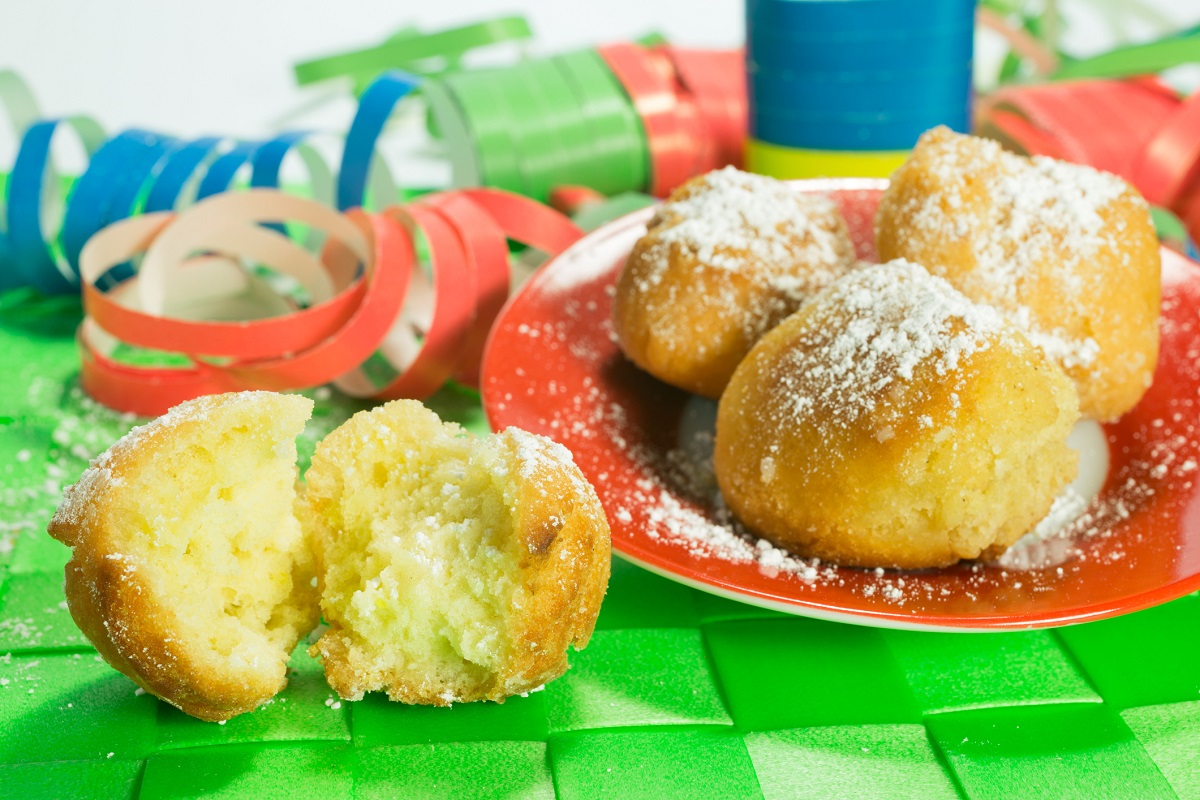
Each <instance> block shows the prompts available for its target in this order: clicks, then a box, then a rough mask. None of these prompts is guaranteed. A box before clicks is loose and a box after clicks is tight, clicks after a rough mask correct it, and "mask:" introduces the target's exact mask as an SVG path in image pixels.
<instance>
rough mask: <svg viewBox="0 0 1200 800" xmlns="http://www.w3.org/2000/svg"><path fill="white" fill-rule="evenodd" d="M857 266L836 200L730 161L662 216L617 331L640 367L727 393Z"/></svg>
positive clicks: (627, 270) (676, 196) (637, 255)
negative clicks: (755, 353) (801, 312)
mask: <svg viewBox="0 0 1200 800" xmlns="http://www.w3.org/2000/svg"><path fill="white" fill-rule="evenodd" d="M854 265H855V255H854V245H853V244H852V242H851V241H850V236H849V234H848V233H847V231H846V224H845V221H844V220H843V219H842V217H841V214H840V213H839V212H838V210H837V207H836V206H835V205H834V204H833V202H832V201H831V200H829V199H828V198H825V197H822V196H820V195H814V194H806V193H803V192H798V191H795V190H793V189H791V188H789V187H788V186H787V185H786V184H784V183H782V182H780V181H777V180H774V179H772V178H767V177H764V176H761V175H751V174H749V173H745V172H741V171H739V170H737V169H735V168H733V167H726V168H725V169H721V170H717V171H715V172H710V173H708V174H707V175H702V176H699V177H696V178H693V179H692V180H690V181H688V182H687V183H685V184H683V185H682V186H680V187H679V188H678V189H676V190H675V191H674V192H672V194H671V196H670V197H669V198H668V199H667V201H666V202H665V203H664V204H663V205H662V207H661V208H659V210H658V212H657V213H656V214H655V216H654V218H653V219H651V221H650V224H649V228H648V230H647V232H646V235H645V236H643V237H642V238H641V239H640V240H639V241H638V242H637V244H636V245H635V246H634V248H633V251H632V252H631V253H630V255H629V258H628V259H627V261H626V262H625V265H624V267H623V269H622V270H621V274H620V277H619V278H618V280H617V288H616V296H615V297H614V301H613V326H614V328H615V330H616V334H617V340H618V342H619V343H620V346H621V349H622V350H623V351H624V352H625V355H626V356H628V357H629V359H630V360H631V361H633V362H634V363H635V364H637V365H638V366H639V367H641V368H642V369H644V370H645V371H647V372H649V373H650V374H651V375H654V376H655V377H657V378H658V379H660V380H662V381H665V382H667V383H669V384H672V385H674V386H678V387H679V388H681V389H685V390H687V391H689V392H693V393H696V394H701V395H705V396H707V397H714V398H715V397H718V396H720V394H721V391H722V390H723V389H724V388H725V384H726V383H728V382H729V376H730V375H732V374H733V370H734V369H735V368H736V367H737V365H738V363H739V362H740V361H741V360H742V358H743V357H744V356H745V355H746V353H747V352H749V351H750V348H751V347H753V346H754V343H755V342H756V341H758V339H759V337H761V336H762V335H763V334H764V333H766V332H767V331H768V330H770V329H771V328H773V327H774V326H775V325H777V324H778V323H779V322H780V321H781V320H782V319H783V318H784V317H786V316H787V315H788V314H790V313H792V312H793V311H795V310H796V309H797V308H799V307H800V305H801V304H802V303H803V302H804V301H805V300H806V299H807V298H808V297H810V296H811V295H813V294H814V293H816V292H817V291H819V290H820V289H821V288H823V287H824V286H826V285H828V284H829V283H831V282H832V281H833V280H834V279H836V278H837V277H838V276H840V275H842V274H843V273H845V272H846V271H848V270H850V269H852V268H853V267H854Z"/></svg>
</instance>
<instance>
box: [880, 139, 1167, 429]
mask: <svg viewBox="0 0 1200 800" xmlns="http://www.w3.org/2000/svg"><path fill="white" fill-rule="evenodd" d="M876 239H877V244H878V249H879V256H880V259H882V260H888V259H893V258H906V259H909V260H911V261H915V262H918V263H920V264H923V265H925V266H926V267H927V268H928V269H929V270H930V271H931V272H933V273H934V274H935V275H940V276H942V277H944V278H946V280H948V281H950V283H952V284H953V285H954V286H955V287H956V288H957V289H959V290H960V291H962V292H963V293H964V294H966V295H967V296H968V297H970V298H971V299H972V300H976V301H978V302H983V303H988V304H990V305H993V306H995V307H996V308H998V309H1000V310H1001V311H1002V312H1003V313H1004V314H1005V315H1006V316H1008V317H1009V318H1010V319H1011V320H1013V321H1014V322H1015V323H1016V324H1017V325H1018V326H1019V327H1021V328H1022V329H1023V330H1024V331H1025V332H1026V334H1027V335H1028V336H1029V338H1030V339H1031V340H1032V341H1033V342H1034V343H1035V344H1038V345H1040V346H1042V347H1043V348H1045V350H1046V351H1047V353H1048V354H1049V355H1050V356H1051V357H1052V358H1054V359H1055V360H1057V361H1058V362H1059V364H1060V365H1061V366H1062V367H1063V368H1064V369H1065V370H1066V372H1067V374H1068V375H1070V377H1071V380H1072V381H1074V383H1075V386H1076V389H1077V390H1078V392H1079V399H1080V406H1081V409H1082V411H1083V415H1084V416H1085V417H1089V418H1093V419H1098V420H1113V419H1116V418H1117V417H1119V416H1121V415H1122V414H1124V413H1125V412H1126V411H1128V410H1129V409H1131V408H1132V407H1133V406H1134V405H1136V404H1137V402H1138V400H1140V399H1141V397H1142V395H1143V394H1144V393H1145V392H1146V389H1147V388H1149V386H1150V382H1151V380H1152V379H1153V377H1154V371H1155V367H1156V364H1157V360H1158V316H1159V305H1160V300H1161V298H1160V292H1161V289H1160V280H1161V278H1160V269H1161V263H1160V257H1159V246H1158V239H1157V238H1156V236H1155V233H1154V226H1153V224H1152V222H1151V219H1150V213H1149V208H1148V206H1147V205H1146V202H1145V200H1143V199H1142V197H1141V195H1139V194H1138V192H1137V191H1136V190H1135V189H1134V188H1133V187H1131V186H1130V185H1129V184H1127V183H1125V182H1124V181H1122V180H1121V179H1120V178H1118V177H1116V176H1114V175H1109V174H1107V173H1104V172H1100V171H1098V170H1095V169H1092V168H1090V167H1084V166H1078V165H1075V164H1068V163H1065V162H1062V161H1056V160H1054V159H1050V158H1044V157H1034V158H1033V159H1028V158H1024V157H1022V156H1017V155H1014V154H1012V153H1008V152H1006V151H1004V150H1003V149H1001V147H1000V145H999V144H997V143H996V142H993V141H990V140H987V139H979V138H975V137H972V136H965V135H962V134H957V133H953V132H952V131H950V130H949V129H947V128H935V129H933V130H931V131H929V132H927V133H925V134H924V135H923V136H922V137H921V139H920V141H919V142H918V143H917V147H916V149H915V150H913V153H912V156H911V158H909V160H908V161H907V162H906V163H905V164H904V165H903V166H901V167H900V169H899V170H897V171H896V173H895V174H894V175H893V176H892V181H891V185H890V186H889V187H888V189H887V191H886V192H885V193H884V195H883V198H882V200H881V202H880V204H879V211H878V214H877V216H876Z"/></svg>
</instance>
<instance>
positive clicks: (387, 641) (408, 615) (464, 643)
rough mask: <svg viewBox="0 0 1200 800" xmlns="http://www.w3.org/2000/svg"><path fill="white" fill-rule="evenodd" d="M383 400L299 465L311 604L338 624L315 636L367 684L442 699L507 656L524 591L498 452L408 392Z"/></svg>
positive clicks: (473, 683) (483, 678)
mask: <svg viewBox="0 0 1200 800" xmlns="http://www.w3.org/2000/svg"><path fill="white" fill-rule="evenodd" d="M389 411H390V412H391V413H389V414H387V415H377V416H375V417H372V418H371V419H370V421H368V420H367V419H366V418H363V419H362V421H361V422H360V421H359V420H357V419H356V420H352V421H351V422H350V423H348V424H347V425H345V426H343V428H341V429H339V430H338V431H336V432H334V433H333V434H331V435H330V436H329V437H328V438H327V439H326V440H325V442H323V443H322V446H321V447H320V448H319V449H318V452H317V454H316V455H315V456H314V459H313V467H312V469H311V470H310V471H309V473H308V475H307V480H308V483H309V496H310V498H311V500H312V507H313V509H314V512H315V514H314V517H315V524H316V525H317V526H318V529H319V530H318V535H317V537H316V539H317V542H318V545H317V550H318V554H319V555H318V557H319V558H320V559H321V561H322V563H323V566H324V574H323V578H324V584H323V586H322V611H323V612H324V615H325V618H326V620H327V621H329V622H330V623H331V624H333V625H334V626H335V628H337V629H338V630H339V634H340V635H338V636H334V637H333V638H334V640H335V641H334V642H333V643H331V642H330V641H329V640H328V637H330V636H331V634H326V637H327V638H323V640H322V642H321V643H319V644H318V646H317V647H318V649H321V648H324V647H337V648H338V649H339V650H340V651H341V655H342V657H344V659H345V660H346V662H347V663H348V665H349V666H351V667H352V668H353V669H355V670H356V671H358V672H360V673H366V674H369V675H371V676H372V679H371V680H372V681H373V682H375V683H377V684H391V685H393V686H395V685H397V684H403V685H405V686H411V687H414V688H415V689H416V690H417V691H419V692H420V693H421V694H422V695H425V696H429V695H431V694H432V695H434V696H440V697H441V698H442V699H443V700H445V701H446V702H451V701H452V700H454V699H455V698H457V697H458V696H460V695H463V694H465V693H467V691H468V690H469V689H471V688H474V687H479V686H484V685H487V684H488V683H489V682H490V681H492V680H493V679H494V678H495V676H496V673H497V670H499V669H500V667H501V665H503V664H504V663H506V662H507V661H508V659H509V656H508V653H509V649H510V647H511V642H510V639H509V636H508V632H507V626H508V623H507V620H508V619H509V617H510V615H511V612H512V610H514V609H517V608H520V607H521V605H522V603H523V594H524V592H525V591H526V590H525V588H524V587H523V585H522V584H521V583H520V575H521V569H520V559H521V553H520V552H519V545H518V544H517V537H516V536H514V533H513V527H514V517H513V511H512V510H511V509H512V508H514V507H515V505H516V503H515V499H514V498H513V497H510V496H508V495H509V494H510V493H512V492H513V491H514V490H513V489H512V488H511V487H510V486H509V483H510V482H508V481H506V476H507V474H508V470H509V464H508V462H507V460H506V456H505V455H504V452H503V451H502V449H501V447H500V446H498V445H496V444H494V443H493V441H492V440H490V439H488V440H483V441H476V440H474V439H473V438H471V437H470V436H469V434H466V433H465V432H464V431H463V430H462V429H461V428H459V427H458V426H456V425H453V424H443V423H441V422H440V421H439V420H438V419H437V417H436V416H435V415H434V414H433V413H432V412H430V411H428V410H426V409H424V408H422V407H421V406H420V405H419V404H416V403H413V404H393V405H392V406H391V407H390V408H389ZM344 439H345V440H348V441H343V440H344ZM350 441H352V442H353V446H352V447H351V446H349V444H350ZM331 633H332V632H331ZM339 640H340V641H339ZM351 693H352V694H353V693H358V692H354V691H353V690H352V692H351Z"/></svg>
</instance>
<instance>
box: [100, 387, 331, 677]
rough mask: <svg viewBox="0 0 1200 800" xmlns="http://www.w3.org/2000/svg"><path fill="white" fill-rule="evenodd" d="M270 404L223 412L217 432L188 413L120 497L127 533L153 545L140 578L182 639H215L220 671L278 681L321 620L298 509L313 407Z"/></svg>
mask: <svg viewBox="0 0 1200 800" xmlns="http://www.w3.org/2000/svg"><path fill="white" fill-rule="evenodd" d="M266 402H268V405H269V407H268V408H266V409H264V408H263V407H262V406H261V405H260V404H256V403H250V402H246V403H239V404H236V405H234V406H233V407H232V408H228V409H222V410H221V411H220V412H219V414H220V419H219V427H218V426H213V425H211V424H200V422H199V421H197V422H196V423H194V424H193V423H192V421H188V420H185V421H184V422H183V424H181V425H179V426H178V428H177V429H176V432H175V440H174V441H173V442H172V444H171V446H170V447H164V448H158V449H155V450H154V452H153V455H152V457H151V459H150V460H149V461H148V463H146V464H145V465H144V468H142V469H140V470H139V471H138V473H137V474H136V475H135V476H132V477H131V478H130V480H132V481H134V485H131V486H129V487H127V491H124V492H122V493H121V495H122V497H123V498H125V499H126V507H125V508H124V509H122V511H123V512H124V513H123V516H125V517H126V519H127V520H128V522H129V526H128V527H127V528H125V530H127V532H128V535H130V536H137V537H144V539H146V540H148V541H149V542H150V544H151V545H152V547H153V549H154V550H155V551H156V552H155V557H154V558H152V559H146V561H145V563H144V564H141V565H139V569H138V571H139V573H140V577H141V579H142V580H144V581H146V582H148V583H149V584H150V585H151V586H152V587H153V591H154V594H155V597H156V600H157V602H158V603H159V604H160V605H165V606H167V610H168V611H169V613H170V614H173V615H174V617H175V619H176V620H177V621H178V631H177V635H178V638H179V639H181V640H183V641H190V642H196V643H199V642H206V643H208V644H209V645H211V648H212V656H213V657H214V658H218V659H221V660H222V662H223V666H224V667H225V668H230V667H232V668H234V669H235V670H236V669H246V670H248V671H257V670H262V669H273V671H276V672H278V674H279V677H280V679H282V677H283V671H284V668H285V664H286V661H287V659H288V656H289V655H290V652H291V649H292V647H294V646H295V643H296V641H297V640H298V639H299V638H300V637H301V636H303V635H304V634H306V633H308V631H309V630H310V629H311V627H312V625H313V624H314V623H315V619H314V617H315V607H316V600H315V594H316V590H315V587H314V586H313V575H314V572H313V562H312V555H311V552H310V549H309V547H308V545H307V543H306V541H305V537H304V534H303V532H302V531H301V528H300V523H299V522H298V521H297V519H296V517H295V515H294V514H293V505H294V503H295V498H296V492H295V480H296V466H295V464H296V445H295V437H296V436H297V435H299V433H300V432H301V431H302V430H303V428H304V423H305V420H306V419H307V417H308V403H307V401H304V400H303V398H289V397H286V396H276V397H273V398H269V400H268V401H266ZM214 413H217V412H214ZM214 427H216V429H215V430H214ZM129 549H130V550H131V551H133V550H134V549H135V548H129Z"/></svg>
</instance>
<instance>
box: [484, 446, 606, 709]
mask: <svg viewBox="0 0 1200 800" xmlns="http://www.w3.org/2000/svg"><path fill="white" fill-rule="evenodd" d="M500 436H501V439H503V440H504V441H505V444H506V445H507V446H508V449H509V453H510V463H511V465H512V470H513V472H514V473H515V474H516V475H518V476H519V477H518V480H519V484H518V486H517V506H516V517H517V521H516V536H517V540H518V542H519V543H520V545H521V546H522V549H523V551H524V553H525V557H524V558H523V559H522V562H521V570H522V573H523V575H522V580H523V583H524V585H525V589H526V593H527V596H528V597H529V599H528V601H527V603H526V605H525V609H524V613H522V614H521V615H520V616H519V617H516V618H515V619H514V620H513V622H514V624H513V627H512V629H511V631H510V634H509V635H510V637H511V638H512V641H513V642H514V647H513V652H514V654H516V657H515V658H514V659H513V660H512V661H511V662H510V663H509V664H508V668H507V670H506V671H505V674H502V675H501V676H499V679H498V681H497V684H496V686H495V688H494V690H493V696H491V697H489V699H492V700H495V699H498V695H499V694H500V693H501V692H503V693H505V694H510V695H511V694H515V693H517V692H523V691H529V690H530V689H535V688H537V687H539V686H541V685H543V684H544V683H546V682H547V681H549V680H552V679H554V678H557V677H558V676H559V675H561V674H563V673H564V672H566V670H567V648H568V646H573V647H574V648H575V649H576V650H582V649H583V648H584V647H585V646H586V645H587V643H588V641H589V640H590V639H591V637H592V630H593V628H594V627H595V625H596V617H597V615H598V614H599V612H600V603H601V602H602V601H603V600H604V593H605V591H606V590H607V588H608V578H609V570H610V568H611V563H612V557H611V539H610V535H609V529H608V522H607V520H606V519H605V515H604V508H603V507H602V506H601V505H600V498H599V497H597V496H596V491H595V489H593V488H592V486H591V484H589V483H588V482H587V479H586V478H584V477H583V473H581V472H580V471H579V468H578V467H577V466H575V464H574V462H572V461H569V460H565V459H564V458H562V457H558V456H552V455H550V454H549V453H548V451H549V449H550V444H551V443H550V442H549V441H548V440H546V439H542V438H541V437H536V438H535V437H532V436H530V435H528V434H522V433H520V432H516V431H515V430H514V429H509V430H508V431H505V432H504V433H502V434H500ZM555 447H556V448H557V449H560V450H561V447H558V446H555ZM564 454H565V451H564ZM531 456H532V457H531Z"/></svg>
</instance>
